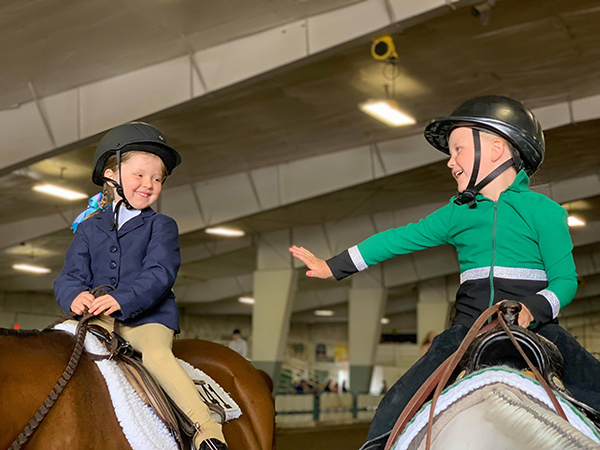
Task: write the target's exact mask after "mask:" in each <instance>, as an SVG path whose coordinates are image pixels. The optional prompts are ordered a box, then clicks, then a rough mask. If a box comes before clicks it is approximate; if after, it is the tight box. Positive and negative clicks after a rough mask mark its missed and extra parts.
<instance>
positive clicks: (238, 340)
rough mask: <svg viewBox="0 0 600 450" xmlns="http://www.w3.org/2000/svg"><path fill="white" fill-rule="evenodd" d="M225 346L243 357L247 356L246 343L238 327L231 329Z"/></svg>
mask: <svg viewBox="0 0 600 450" xmlns="http://www.w3.org/2000/svg"><path fill="white" fill-rule="evenodd" d="M227 347H229V348H230V349H231V350H233V351H234V352H236V353H238V354H240V355H242V356H243V357H244V358H247V357H248V344H247V343H246V340H245V339H244V338H243V337H242V333H240V330H238V329H235V330H233V335H232V336H231V341H229V344H227Z"/></svg>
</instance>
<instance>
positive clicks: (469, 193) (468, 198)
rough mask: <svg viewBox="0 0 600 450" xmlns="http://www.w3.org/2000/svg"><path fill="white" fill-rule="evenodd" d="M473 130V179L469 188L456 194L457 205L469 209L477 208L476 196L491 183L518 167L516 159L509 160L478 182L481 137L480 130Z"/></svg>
mask: <svg viewBox="0 0 600 450" xmlns="http://www.w3.org/2000/svg"><path fill="white" fill-rule="evenodd" d="M472 130H473V143H474V144H475V159H474V160H473V171H472V172H471V179H470V180H469V184H468V185H467V188H466V189H465V190H464V191H462V192H458V193H457V194H456V198H455V199H454V203H456V204H457V205H464V204H468V205H469V208H475V207H477V203H476V202H475V196H476V195H477V194H478V193H479V191H481V189H483V188H484V187H485V186H487V185H488V184H489V183H490V182H491V181H493V180H494V179H495V178H497V177H498V175H500V174H501V173H502V172H504V171H506V170H507V169H509V168H510V167H513V166H516V165H518V162H516V161H515V160H514V159H512V158H511V159H509V160H508V161H505V162H503V163H502V164H501V165H499V166H498V167H496V169H494V170H493V171H492V172H491V173H490V174H488V175H487V176H486V177H485V178H484V179H483V180H481V181H480V182H479V183H477V184H475V183H476V182H477V176H478V175H479V167H480V165H481V135H480V133H479V130H477V129H475V128H472Z"/></svg>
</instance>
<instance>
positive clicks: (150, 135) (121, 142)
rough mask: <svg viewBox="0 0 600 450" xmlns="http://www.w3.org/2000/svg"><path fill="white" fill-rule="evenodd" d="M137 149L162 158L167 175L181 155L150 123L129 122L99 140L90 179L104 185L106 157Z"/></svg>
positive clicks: (178, 162)
mask: <svg viewBox="0 0 600 450" xmlns="http://www.w3.org/2000/svg"><path fill="white" fill-rule="evenodd" d="M131 150H139V151H143V152H148V153H153V154H155V155H156V156H158V157H159V158H160V159H162V161H163V163H164V164H165V166H166V168H167V175H171V172H172V171H173V169H174V168H175V167H177V166H178V165H179V164H180V163H181V156H179V153H177V152H176V151H175V150H174V149H173V148H171V147H170V146H169V145H168V144H167V139H166V138H165V137H164V136H163V134H162V133H161V132H160V131H158V130H157V129H156V128H155V127H153V126H152V125H149V124H147V123H144V122H130V123H126V124H123V125H119V126H118V127H115V128H113V129H112V130H110V131H109V132H108V133H106V134H105V135H104V137H103V138H102V139H101V140H100V143H99V144H98V146H97V147H96V152H95V153H94V172H93V173H92V181H93V182H94V183H95V184H97V185H98V186H102V185H104V182H105V181H106V179H105V178H104V166H105V164H106V161H107V160H108V158H110V157H111V156H112V155H115V154H116V153H117V152H120V155H119V156H122V155H123V153H125V152H128V151H131Z"/></svg>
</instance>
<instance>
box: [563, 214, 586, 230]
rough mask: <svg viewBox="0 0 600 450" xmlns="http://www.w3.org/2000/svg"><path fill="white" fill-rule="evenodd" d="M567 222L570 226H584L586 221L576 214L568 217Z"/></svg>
mask: <svg viewBox="0 0 600 450" xmlns="http://www.w3.org/2000/svg"><path fill="white" fill-rule="evenodd" d="M567 223H568V224H569V226H570V227H582V226H584V225H585V222H584V221H583V220H581V219H579V218H577V217H575V216H569V218H568V219H567Z"/></svg>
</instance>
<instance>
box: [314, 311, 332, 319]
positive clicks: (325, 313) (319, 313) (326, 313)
mask: <svg viewBox="0 0 600 450" xmlns="http://www.w3.org/2000/svg"><path fill="white" fill-rule="evenodd" d="M315 316H321V317H331V316H333V311H332V310H330V309H317V310H316V311H315Z"/></svg>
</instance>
